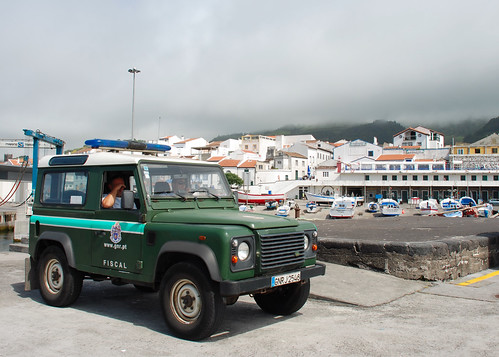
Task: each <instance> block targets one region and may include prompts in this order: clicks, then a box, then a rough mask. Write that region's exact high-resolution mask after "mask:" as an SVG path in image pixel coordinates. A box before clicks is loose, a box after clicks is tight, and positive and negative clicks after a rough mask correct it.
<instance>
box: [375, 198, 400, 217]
mask: <svg viewBox="0 0 499 357" xmlns="http://www.w3.org/2000/svg"><path fill="white" fill-rule="evenodd" d="M379 206H380V210H381V214H382V215H383V216H400V215H401V214H402V208H401V207H400V205H399V203H398V202H397V201H395V200H392V199H390V198H385V199H383V200H381V201H380V203H379Z"/></svg>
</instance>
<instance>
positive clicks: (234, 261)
mask: <svg viewBox="0 0 499 357" xmlns="http://www.w3.org/2000/svg"><path fill="white" fill-rule="evenodd" d="M237 260H238V259H237V256H235V255H233V256H232V264H236V263H237Z"/></svg>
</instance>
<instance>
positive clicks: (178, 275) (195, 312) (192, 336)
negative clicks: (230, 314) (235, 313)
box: [159, 263, 225, 340]
mask: <svg viewBox="0 0 499 357" xmlns="http://www.w3.org/2000/svg"><path fill="white" fill-rule="evenodd" d="M159 297H160V303H161V309H162V311H163V316H164V318H165V322H166V324H167V326H168V328H169V329H170V330H171V331H172V333H173V334H174V335H175V336H177V337H180V338H184V339H188V340H201V339H203V338H206V337H209V336H210V335H212V334H213V333H214V332H215V331H216V330H217V329H218V327H219V326H220V324H221V322H222V320H223V315H224V311H225V303H224V301H223V299H222V297H221V296H220V294H219V292H218V289H217V288H216V285H215V283H214V282H213V281H212V280H211V279H210V277H209V276H207V275H206V274H205V273H204V272H203V271H202V270H201V269H200V268H199V267H198V266H196V265H194V264H192V263H177V264H175V265H174V266H172V267H171V268H170V269H168V271H167V272H166V274H165V276H164V277H163V280H162V281H161V287H160V290H159Z"/></svg>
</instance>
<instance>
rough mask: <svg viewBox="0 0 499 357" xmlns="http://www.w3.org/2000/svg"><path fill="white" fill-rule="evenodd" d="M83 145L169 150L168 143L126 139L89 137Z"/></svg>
mask: <svg viewBox="0 0 499 357" xmlns="http://www.w3.org/2000/svg"><path fill="white" fill-rule="evenodd" d="M85 145H88V146H90V147H91V148H92V149H102V148H106V149H115V150H116V149H121V150H127V149H128V150H135V151H169V150H170V149H171V147H170V146H168V145H161V144H146V143H141V142H138V141H128V140H107V139H91V140H87V141H85Z"/></svg>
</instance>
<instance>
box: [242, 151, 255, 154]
mask: <svg viewBox="0 0 499 357" xmlns="http://www.w3.org/2000/svg"><path fill="white" fill-rule="evenodd" d="M242 151H243V152H245V153H246V154H256V152H254V151H251V150H242Z"/></svg>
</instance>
